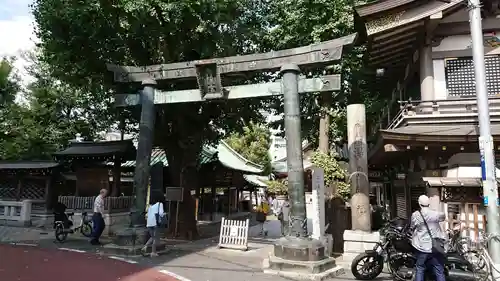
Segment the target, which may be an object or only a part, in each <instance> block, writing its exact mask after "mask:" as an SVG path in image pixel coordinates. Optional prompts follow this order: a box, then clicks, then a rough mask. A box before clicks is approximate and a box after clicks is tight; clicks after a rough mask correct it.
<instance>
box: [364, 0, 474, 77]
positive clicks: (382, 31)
mask: <svg viewBox="0 0 500 281" xmlns="http://www.w3.org/2000/svg"><path fill="white" fill-rule="evenodd" d="M394 2H397V1H394ZM424 2H425V1H424ZM463 2H464V0H450V2H449V3H448V2H446V1H439V0H432V1H427V2H425V3H423V4H420V5H419V6H416V3H415V5H410V6H411V7H410V6H408V7H406V8H405V7H403V8H404V9H406V10H404V9H395V10H393V11H392V12H391V11H388V12H387V13H384V14H382V15H378V17H376V18H374V17H372V18H369V19H368V18H367V19H365V22H366V32H367V36H368V39H367V41H368V50H367V54H366V64H365V65H366V68H367V69H368V70H371V71H372V72H373V70H375V69H385V70H386V75H385V76H391V77H392V76H403V75H404V76H405V77H406V76H407V75H409V72H410V69H409V68H408V67H409V65H410V64H411V63H412V61H413V62H416V61H417V60H418V48H419V47H420V46H421V41H422V39H423V34H424V31H425V26H426V22H428V20H429V19H430V17H431V16H433V15H436V14H439V13H442V17H443V18H444V17H446V16H447V15H448V14H450V13H452V12H454V11H456V9H458V8H461V4H462V3H463ZM358 13H359V11H358ZM392 80H393V81H395V80H394V79H392ZM380 83H383V84H384V85H386V81H385V80H384V81H380Z"/></svg>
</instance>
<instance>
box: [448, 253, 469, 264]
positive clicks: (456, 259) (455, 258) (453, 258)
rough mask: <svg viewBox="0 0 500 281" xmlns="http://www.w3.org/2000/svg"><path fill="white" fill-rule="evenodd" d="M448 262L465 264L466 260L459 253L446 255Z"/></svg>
mask: <svg viewBox="0 0 500 281" xmlns="http://www.w3.org/2000/svg"><path fill="white" fill-rule="evenodd" d="M446 261H448V262H451V263H459V264H460V263H464V261H465V259H464V258H463V257H462V256H461V255H460V254H459V253H457V252H448V253H446Z"/></svg>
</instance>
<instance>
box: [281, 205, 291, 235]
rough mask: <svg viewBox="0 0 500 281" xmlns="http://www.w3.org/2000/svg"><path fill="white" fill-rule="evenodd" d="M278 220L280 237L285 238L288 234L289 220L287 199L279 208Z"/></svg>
mask: <svg viewBox="0 0 500 281" xmlns="http://www.w3.org/2000/svg"><path fill="white" fill-rule="evenodd" d="M278 219H279V220H280V222H281V235H283V236H286V235H287V234H288V228H289V223H290V222H289V219H290V201H289V200H288V197H287V198H286V199H285V202H283V203H282V205H281V208H280V215H279V216H278Z"/></svg>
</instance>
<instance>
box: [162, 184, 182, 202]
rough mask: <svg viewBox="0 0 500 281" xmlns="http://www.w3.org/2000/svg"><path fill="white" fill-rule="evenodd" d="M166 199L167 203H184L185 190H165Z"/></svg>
mask: <svg viewBox="0 0 500 281" xmlns="http://www.w3.org/2000/svg"><path fill="white" fill-rule="evenodd" d="M165 199H166V200H167V201H173V202H182V200H183V199H184V188H182V187H167V188H166V189H165Z"/></svg>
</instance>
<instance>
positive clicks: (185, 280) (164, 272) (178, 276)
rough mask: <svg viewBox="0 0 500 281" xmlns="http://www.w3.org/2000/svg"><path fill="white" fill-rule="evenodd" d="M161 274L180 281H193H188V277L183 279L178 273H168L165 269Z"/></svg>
mask: <svg viewBox="0 0 500 281" xmlns="http://www.w3.org/2000/svg"><path fill="white" fill-rule="evenodd" d="M159 272H161V273H163V274H165V275H168V276H170V277H174V278H175V279H177V280H179V281H191V280H190V279H187V278H186V277H182V276H180V275H178V274H176V273H173V272H171V271H168V270H165V269H162V270H159Z"/></svg>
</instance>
